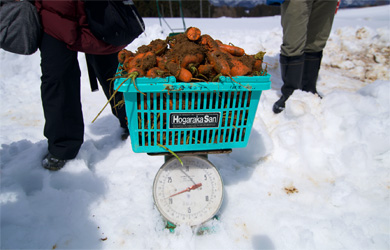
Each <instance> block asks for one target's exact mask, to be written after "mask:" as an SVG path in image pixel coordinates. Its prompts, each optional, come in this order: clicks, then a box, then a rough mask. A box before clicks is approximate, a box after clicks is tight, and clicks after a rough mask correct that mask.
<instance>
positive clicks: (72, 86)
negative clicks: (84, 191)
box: [35, 0, 129, 170]
mask: <svg viewBox="0 0 390 250" xmlns="http://www.w3.org/2000/svg"><path fill="white" fill-rule="evenodd" d="M35 6H36V8H37V10H38V13H39V15H40V17H41V23H42V28H43V32H44V34H43V37H42V41H41V45H40V48H39V49H40V52H41V70H42V76H41V81H42V82H41V98H42V106H43V111H44V117H45V126H44V135H45V137H46V138H47V140H48V154H47V155H46V156H45V157H44V159H43V161H42V166H43V167H44V168H46V169H49V170H59V169H61V168H62V167H63V166H64V164H65V163H66V162H67V161H68V160H70V159H73V158H75V157H76V155H77V154H78V152H79V149H80V147H81V145H82V143H83V141H84V138H83V137H84V121H83V114H82V108H81V100H80V98H81V96H80V75H81V73H80V68H79V62H78V60H77V55H78V51H80V52H84V53H85V55H86V60H87V65H88V72H89V76H90V80H91V86H92V83H95V84H96V83H97V82H96V78H97V79H98V80H99V82H100V85H101V87H102V89H103V91H104V94H105V95H106V97H107V98H110V96H111V94H112V93H113V89H112V88H113V86H112V85H110V81H109V80H108V79H109V78H112V77H113V76H114V74H115V72H116V66H117V65H118V59H117V54H118V52H119V51H120V50H121V49H123V48H124V47H125V46H119V47H118V46H113V45H110V44H107V43H105V42H103V41H101V40H99V39H97V38H96V37H95V36H94V35H93V34H92V32H91V31H90V30H89V29H88V24H87V18H86V13H85V9H84V2H83V1H81V0H78V1H72V0H63V1H43V0H41V1H35ZM96 88H97V85H96V86H95V89H96ZM120 100H122V93H119V92H118V93H117V94H116V95H115V98H113V99H112V101H111V103H110V104H111V109H112V113H113V114H114V115H115V116H116V117H117V118H118V120H119V123H120V126H121V127H122V128H123V134H122V139H126V138H127V136H128V134H129V131H128V128H127V121H126V112H125V107H124V106H122V107H115V108H114V105H115V103H118V102H119V101H120Z"/></svg>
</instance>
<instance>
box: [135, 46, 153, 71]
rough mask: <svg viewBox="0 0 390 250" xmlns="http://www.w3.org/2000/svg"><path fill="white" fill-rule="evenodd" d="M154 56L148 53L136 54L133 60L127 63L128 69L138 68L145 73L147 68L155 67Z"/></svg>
mask: <svg viewBox="0 0 390 250" xmlns="http://www.w3.org/2000/svg"><path fill="white" fill-rule="evenodd" d="M156 63H157V61H156V54H155V53H153V52H151V51H148V52H146V53H139V54H136V55H135V57H134V59H132V60H131V61H130V62H129V65H128V68H129V69H132V68H136V67H138V68H140V69H142V70H143V71H146V70H147V69H148V68H151V67H154V66H155V65H156Z"/></svg>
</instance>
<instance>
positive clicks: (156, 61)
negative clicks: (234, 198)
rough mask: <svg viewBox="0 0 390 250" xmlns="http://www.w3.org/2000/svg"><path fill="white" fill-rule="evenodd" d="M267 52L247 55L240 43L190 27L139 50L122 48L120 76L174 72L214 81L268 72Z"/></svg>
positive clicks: (187, 78) (186, 78)
mask: <svg viewBox="0 0 390 250" xmlns="http://www.w3.org/2000/svg"><path fill="white" fill-rule="evenodd" d="M264 54H265V52H259V53H257V54H256V55H247V54H246V53H245V51H244V49H242V48H240V47H237V46H234V45H232V44H224V43H222V42H221V41H219V40H214V39H213V38H212V37H211V36H210V35H207V34H204V35H202V34H201V31H200V30H199V29H198V28H196V27H190V28H188V29H187V30H186V31H185V32H184V33H182V34H179V35H176V36H172V37H167V38H166V39H165V40H162V39H156V40H153V41H152V42H151V43H150V44H148V45H142V46H140V47H139V48H138V49H137V51H136V52H135V53H133V52H131V51H129V50H126V49H123V50H122V51H120V52H119V53H118V61H119V63H120V65H121V66H120V71H119V72H120V76H119V77H126V78H133V79H134V78H135V77H151V78H154V77H167V76H174V77H176V79H177V81H181V82H195V81H206V82H214V81H218V78H219V76H229V77H234V76H262V75H266V74H267V68H266V67H265V68H263V56H264Z"/></svg>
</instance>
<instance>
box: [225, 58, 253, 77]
mask: <svg viewBox="0 0 390 250" xmlns="http://www.w3.org/2000/svg"><path fill="white" fill-rule="evenodd" d="M230 63H231V64H232V65H233V66H232V67H231V70H230V75H231V76H245V75H246V74H248V73H249V72H250V71H251V69H250V68H249V67H248V66H246V65H245V64H243V63H242V62H241V61H239V60H236V59H234V60H231V61H230Z"/></svg>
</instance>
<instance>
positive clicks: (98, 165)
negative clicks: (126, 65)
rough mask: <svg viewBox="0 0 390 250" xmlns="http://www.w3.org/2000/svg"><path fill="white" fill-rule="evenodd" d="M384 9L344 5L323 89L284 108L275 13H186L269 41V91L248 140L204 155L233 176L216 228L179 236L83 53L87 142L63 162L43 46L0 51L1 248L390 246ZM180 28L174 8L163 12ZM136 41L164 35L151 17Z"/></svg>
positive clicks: (389, 93) (254, 43)
mask: <svg viewBox="0 0 390 250" xmlns="http://www.w3.org/2000/svg"><path fill="white" fill-rule="evenodd" d="M389 18H390V6H388V5H387V6H380V7H371V8H363V9H348V10H346V9H342V10H339V12H338V14H337V15H336V18H335V23H334V28H333V30H332V34H331V37H330V39H329V42H328V44H327V47H326V49H325V51H324V58H323V64H322V68H321V71H320V76H319V80H318V90H319V92H320V94H321V95H322V96H323V98H322V99H319V98H318V97H316V96H314V95H311V94H309V93H306V92H302V91H296V92H294V94H293V96H292V97H291V98H290V99H289V100H288V102H287V108H286V110H285V111H284V112H282V113H281V114H279V115H275V114H273V112H272V110H271V109H272V105H273V103H274V102H275V101H276V100H277V99H278V97H279V95H280V87H281V84H282V82H281V79H280V73H279V72H280V69H279V66H278V57H279V46H280V43H281V39H282V36H281V27H280V16H275V17H265V18H238V19H233V18H218V19H186V20H185V21H186V25H187V27H188V26H196V27H199V28H200V29H201V30H202V32H203V33H208V34H210V35H211V36H212V37H214V38H216V39H220V40H222V41H223V42H225V43H228V42H231V43H233V44H235V45H237V46H240V47H242V48H244V49H245V50H246V52H247V53H248V54H254V53H256V52H258V51H259V50H263V51H266V52H267V54H266V58H265V61H266V62H268V63H269V64H270V65H269V68H268V69H269V73H270V74H271V75H272V78H271V80H272V89H271V90H267V91H264V92H263V94H262V97H261V100H260V103H259V106H258V111H257V115H256V120H255V123H254V127H253V130H252V133H251V139H250V141H249V145H248V146H247V147H246V148H241V149H234V150H233V152H232V153H231V154H229V155H227V154H224V155H210V156H209V159H210V160H211V161H212V162H213V163H214V164H215V165H216V166H217V167H218V169H219V170H220V173H221V175H222V177H223V180H224V184H225V195H226V196H225V199H224V203H223V206H222V208H221V212H220V220H214V221H210V222H209V223H208V225H209V226H211V227H212V228H213V229H215V230H214V231H215V232H213V233H210V234H205V235H202V236H200V235H196V234H194V233H193V230H192V229H191V228H189V227H186V226H181V227H178V228H177V229H176V230H175V232H174V233H170V232H169V230H167V229H164V221H163V220H162V218H161V216H160V215H159V213H158V211H157V209H156V208H155V207H154V204H153V198H152V192H151V191H152V184H153V179H154V176H155V174H156V173H157V170H158V169H159V168H160V166H161V165H162V164H163V161H164V159H163V157H161V156H148V155H146V154H136V153H133V152H132V150H131V143H130V140H127V141H125V142H122V141H121V140H120V139H119V137H120V129H119V125H118V123H117V121H116V119H115V118H114V117H113V116H112V115H111V114H110V113H109V111H108V109H106V110H105V111H104V112H103V114H102V115H101V116H100V117H99V118H98V120H97V121H96V122H95V123H93V124H91V121H92V119H93V118H94V117H95V116H96V114H97V113H98V112H99V110H100V109H101V108H102V106H103V105H104V104H105V102H106V100H105V98H104V96H103V93H102V91H99V92H97V93H96V92H95V93H91V92H90V88H89V82H88V74H87V70H86V65H85V63H84V62H85V58H84V55H83V54H82V53H80V54H79V58H80V62H81V70H82V103H83V111H84V118H85V123H86V132H85V143H84V144H83V146H82V148H81V151H80V153H79V154H78V156H77V158H76V159H75V160H72V161H70V162H69V163H67V164H66V166H65V167H64V168H63V169H62V170H61V171H58V172H50V171H47V170H45V169H43V168H42V167H41V164H40V162H41V159H42V157H43V156H44V155H45V153H46V147H47V144H46V140H45V138H44V137H43V135H42V130H43V125H44V119H43V113H42V107H41V101H40V55H39V52H37V53H35V54H33V55H31V56H19V55H15V54H11V53H7V52H5V51H3V50H1V51H0V63H1V65H0V67H1V69H0V89H1V91H0V117H1V120H0V143H1V148H0V157H1V158H0V163H1V169H0V171H1V172H0V174H1V177H0V178H1V179H0V181H1V190H0V206H1V207H0V209H1V217H0V220H1V221H0V223H1V228H0V229H1V238H0V241H1V243H0V247H1V249H311V250H312V249H324V250H325V249H326V250H328V249H354V250H355V249H362V250H366V249H373V250H374V249H375V250H379V249H381V250H382V249H383V250H384V249H390V200H389V194H390V75H389V74H390V73H389V72H390V62H389V54H390V19H389ZM168 22H170V25H171V26H172V27H181V25H182V24H181V20H180V19H169V20H168ZM145 23H146V26H147V29H146V34H144V35H142V36H141V37H139V38H138V39H137V40H135V41H134V42H133V43H132V44H131V45H129V46H128V49H130V50H133V51H134V50H136V49H137V48H138V47H139V46H140V45H143V44H147V43H149V42H150V41H152V40H154V39H156V38H165V37H166V36H167V35H168V33H169V29H167V28H166V26H165V25H164V26H163V27H164V29H163V33H161V31H162V29H161V27H160V25H159V20H158V19H156V18H146V19H145Z"/></svg>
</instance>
